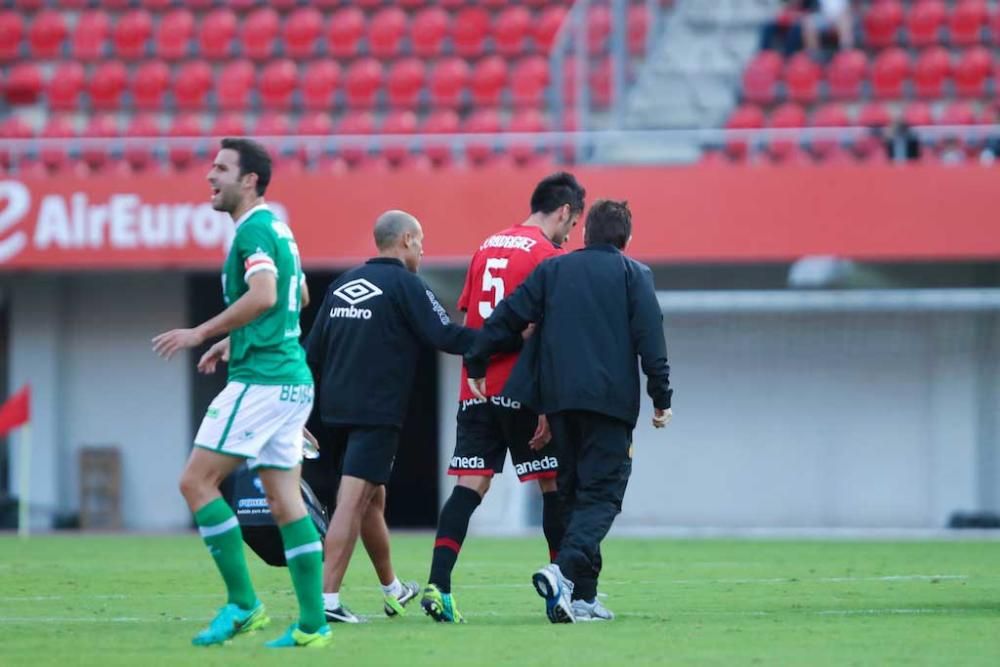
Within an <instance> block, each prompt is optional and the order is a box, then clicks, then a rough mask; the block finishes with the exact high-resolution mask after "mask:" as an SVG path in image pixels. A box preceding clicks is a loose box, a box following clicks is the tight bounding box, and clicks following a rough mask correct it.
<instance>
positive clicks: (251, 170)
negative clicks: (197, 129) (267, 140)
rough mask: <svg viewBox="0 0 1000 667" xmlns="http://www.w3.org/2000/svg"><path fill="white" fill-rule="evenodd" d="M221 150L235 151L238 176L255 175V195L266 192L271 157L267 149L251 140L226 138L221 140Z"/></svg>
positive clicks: (269, 175)
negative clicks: (237, 159) (238, 166)
mask: <svg viewBox="0 0 1000 667" xmlns="http://www.w3.org/2000/svg"><path fill="white" fill-rule="evenodd" d="M222 148H228V149H229V150H233V151H236V152H237V154H239V156H240V159H239V164H240V176H245V175H246V174H257V195H258V196H260V195H263V194H264V193H265V192H267V186H268V184H269V183H270V182H271V156H270V155H268V154H267V149H265V148H264V147H263V146H261V145H260V144H258V143H257V142H256V141H254V140H252V139H244V138H239V139H237V138H234V137H226V138H225V139H223V140H222Z"/></svg>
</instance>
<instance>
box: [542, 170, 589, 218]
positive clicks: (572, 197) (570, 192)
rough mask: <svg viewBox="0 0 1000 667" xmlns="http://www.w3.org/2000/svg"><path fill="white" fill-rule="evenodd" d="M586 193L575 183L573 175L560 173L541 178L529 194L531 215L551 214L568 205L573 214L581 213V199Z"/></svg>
mask: <svg viewBox="0 0 1000 667" xmlns="http://www.w3.org/2000/svg"><path fill="white" fill-rule="evenodd" d="M586 196H587V191H586V190H584V189H583V186H581V185H580V184H579V183H577V182H576V177H575V176H573V174H570V173H567V172H565V171H560V172H557V173H555V174H552V175H551V176H546V177H545V178H543V179H542V180H541V181H540V182H539V183H538V185H536V186H535V191H534V192H532V193H531V212H532V213H552V212H553V211H555V210H556V209H557V208H559V207H560V206H565V205H566V204H569V210H570V211H571V212H573V213H582V212H583V198H584V197H586Z"/></svg>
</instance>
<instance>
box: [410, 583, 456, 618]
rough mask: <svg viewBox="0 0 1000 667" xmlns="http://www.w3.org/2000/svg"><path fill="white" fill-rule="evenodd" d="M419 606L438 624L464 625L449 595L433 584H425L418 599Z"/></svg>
mask: <svg viewBox="0 0 1000 667" xmlns="http://www.w3.org/2000/svg"><path fill="white" fill-rule="evenodd" d="M420 606H421V607H423V608H424V612H425V613H426V614H427V615H428V616H430V617H431V618H433V619H434V620H435V621H437V622H438V623H465V618H464V617H463V616H462V614H460V613H459V612H458V607H456V606H455V600H454V598H452V597H451V593H442V592H441V590H440V589H439V588H438V587H437V586H435V585H434V584H427V587H426V588H424V595H423V597H422V598H420Z"/></svg>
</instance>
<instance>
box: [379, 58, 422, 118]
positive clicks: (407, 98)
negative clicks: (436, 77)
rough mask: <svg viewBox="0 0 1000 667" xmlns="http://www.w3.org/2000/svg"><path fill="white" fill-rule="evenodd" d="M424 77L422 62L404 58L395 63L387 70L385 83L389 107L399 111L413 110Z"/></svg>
mask: <svg viewBox="0 0 1000 667" xmlns="http://www.w3.org/2000/svg"><path fill="white" fill-rule="evenodd" d="M426 76H427V73H426V70H425V68H424V63H423V61H422V60H419V59H417V58H404V59H403V60H399V61H397V62H395V63H394V64H393V65H392V67H391V68H390V69H389V75H388V78H387V81H386V88H387V89H388V93H389V105H390V106H392V107H395V108H399V109H413V108H415V107H416V106H417V102H418V97H419V95H420V91H421V90H423V87H424V79H425V78H426Z"/></svg>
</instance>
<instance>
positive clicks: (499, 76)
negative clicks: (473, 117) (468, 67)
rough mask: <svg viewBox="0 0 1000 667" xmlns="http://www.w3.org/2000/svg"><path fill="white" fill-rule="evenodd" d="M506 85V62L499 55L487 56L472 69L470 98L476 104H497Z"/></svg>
mask: <svg viewBox="0 0 1000 667" xmlns="http://www.w3.org/2000/svg"><path fill="white" fill-rule="evenodd" d="M506 85H507V63H506V61H505V60H504V59H503V58H501V57H500V56H488V57H486V58H483V59H482V60H480V61H479V62H478V63H476V66H475V68H474V69H473V70H472V80H471V87H472V99H473V101H474V103H475V104H476V106H498V105H499V104H500V94H501V93H502V92H503V89H504V88H505V87H506Z"/></svg>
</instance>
